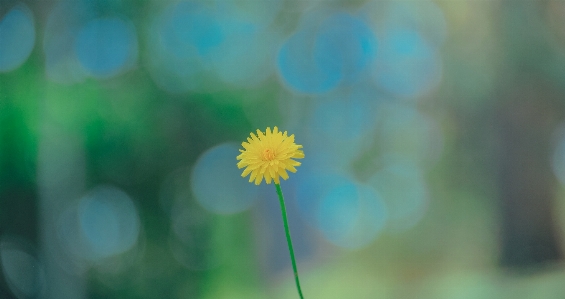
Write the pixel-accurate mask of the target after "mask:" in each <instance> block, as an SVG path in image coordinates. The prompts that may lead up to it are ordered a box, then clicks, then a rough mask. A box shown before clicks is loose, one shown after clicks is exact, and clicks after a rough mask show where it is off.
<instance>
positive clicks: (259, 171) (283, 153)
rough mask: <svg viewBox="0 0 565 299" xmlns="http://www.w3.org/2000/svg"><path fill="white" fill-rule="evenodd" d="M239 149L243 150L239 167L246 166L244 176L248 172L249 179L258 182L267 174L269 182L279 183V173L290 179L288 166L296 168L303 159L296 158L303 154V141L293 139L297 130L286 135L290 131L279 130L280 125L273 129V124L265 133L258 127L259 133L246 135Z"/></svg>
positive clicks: (302, 156)
mask: <svg viewBox="0 0 565 299" xmlns="http://www.w3.org/2000/svg"><path fill="white" fill-rule="evenodd" d="M241 146H243V148H244V149H240V150H239V151H240V152H241V154H239V156H237V157H236V159H237V160H240V161H239V162H238V163H237V168H240V169H241V168H243V167H245V169H244V170H243V173H242V174H241V176H242V177H246V176H247V175H249V174H251V175H250V176H249V182H253V181H255V185H259V184H260V183H261V181H262V180H263V177H264V178H265V182H267V184H270V183H271V180H273V181H274V182H275V184H280V179H279V178H280V177H282V178H283V179H285V180H286V179H288V173H287V172H286V171H287V170H288V171H290V172H296V168H295V167H296V166H299V165H300V162H297V161H294V160H293V159H301V158H304V152H302V150H301V148H302V145H298V144H296V143H294V134H293V135H290V136H287V132H286V131H284V133H283V132H280V131H279V129H278V128H277V127H275V128H274V130H273V131H272V132H271V128H267V130H266V131H265V134H263V132H261V130H257V135H255V134H253V133H251V137H247V142H242V143H241Z"/></svg>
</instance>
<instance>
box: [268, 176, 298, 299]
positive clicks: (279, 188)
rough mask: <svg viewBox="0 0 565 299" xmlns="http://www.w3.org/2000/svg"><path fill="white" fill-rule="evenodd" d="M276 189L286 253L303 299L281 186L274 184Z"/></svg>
mask: <svg viewBox="0 0 565 299" xmlns="http://www.w3.org/2000/svg"><path fill="white" fill-rule="evenodd" d="M275 187H276V188H277V194H278V196H279V202H280V204H281V213H282V218H283V224H284V232H285V234H286V243H287V244H288V251H289V252H290V260H291V261H292V270H293V271H294V280H295V282H296V288H297V289H298V295H300V299H304V296H303V295H302V289H301V288H300V280H299V279H298V269H297V268H296V260H295V258H294V250H293V249H292V239H291V238H290V230H289V229H288V219H287V217H286V207H285V204H284V196H283V193H282V190H281V185H279V184H275Z"/></svg>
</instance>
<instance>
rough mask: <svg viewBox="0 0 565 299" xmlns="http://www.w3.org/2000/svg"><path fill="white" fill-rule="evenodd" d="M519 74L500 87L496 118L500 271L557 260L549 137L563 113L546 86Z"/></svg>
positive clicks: (556, 97) (558, 252)
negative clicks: (518, 76) (518, 77)
mask: <svg viewBox="0 0 565 299" xmlns="http://www.w3.org/2000/svg"><path fill="white" fill-rule="evenodd" d="M532 77H533V76H532V75H531V74H529V75H528V74H527V76H524V80H520V81H522V82H516V83H515V84H509V85H505V88H507V89H506V90H505V91H503V92H502V94H501V95H500V96H501V97H500V98H499V100H500V101H501V102H500V103H502V104H501V106H500V108H499V110H498V111H497V114H496V117H497V119H496V120H495V122H496V125H497V127H498V133H499V136H498V137H499V138H498V141H499V142H500V143H499V144H498V150H499V156H498V157H499V162H500V164H499V169H498V170H499V173H498V175H499V182H498V183H499V197H500V208H501V209H500V211H501V221H502V223H501V239H500V241H501V249H502V250H501V256H500V263H501V265H502V266H503V267H508V268H516V267H521V268H524V267H530V266H536V265H542V264H545V263H548V262H553V261H557V260H560V259H562V257H563V256H562V251H561V248H560V243H561V242H560V239H559V237H558V230H557V228H556V222H555V216H554V211H555V203H554V199H555V194H556V187H557V186H558V182H557V181H556V179H555V177H554V175H553V172H552V169H551V154H552V151H553V149H552V147H551V146H552V144H553V142H552V133H553V131H554V129H555V127H556V125H557V122H558V121H559V118H560V117H559V114H560V112H561V111H562V108H561V105H559V100H560V98H563V95H559V94H558V93H556V92H555V88H551V86H548V84H547V83H545V82H543V81H542V82H539V81H538V80H535V79H532Z"/></svg>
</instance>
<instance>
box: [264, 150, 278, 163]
mask: <svg viewBox="0 0 565 299" xmlns="http://www.w3.org/2000/svg"><path fill="white" fill-rule="evenodd" d="M263 159H264V160H265V161H272V160H274V159H275V151H273V150H272V149H270V148H266V149H264V150H263Z"/></svg>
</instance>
